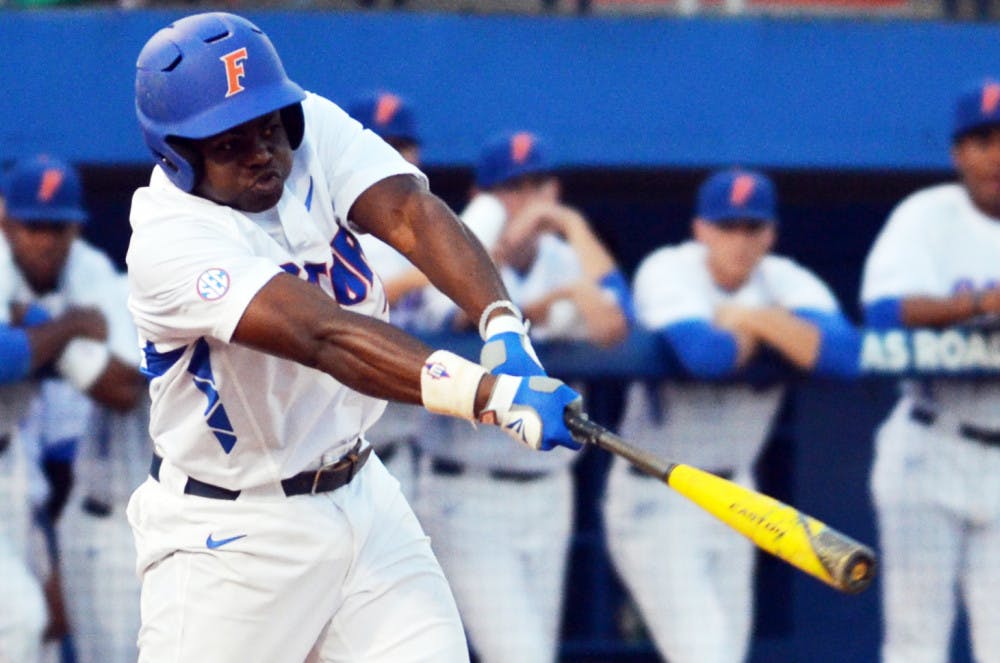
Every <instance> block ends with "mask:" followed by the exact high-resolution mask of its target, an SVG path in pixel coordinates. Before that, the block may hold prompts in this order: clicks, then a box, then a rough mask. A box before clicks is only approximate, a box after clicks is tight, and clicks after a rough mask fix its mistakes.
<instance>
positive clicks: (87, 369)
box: [56, 338, 111, 391]
mask: <svg viewBox="0 0 1000 663" xmlns="http://www.w3.org/2000/svg"><path fill="white" fill-rule="evenodd" d="M109 361H111V351H110V350H108V346H106V345H105V344H104V343H101V342H99V341H95V340H93V339H89V338H76V339H73V340H72V341H70V342H69V344H68V345H67V346H66V349H65V350H63V353H62V354H61V355H60V356H59V360H58V361H57V362H56V370H58V371H59V374H60V375H62V376H63V377H64V378H66V380H67V381H68V382H69V383H70V384H71V385H73V386H74V387H76V388H77V389H79V390H80V391H87V390H88V389H90V388H91V387H92V386H93V385H94V383H95V382H97V378H99V377H101V373H103V372H104V369H105V368H106V367H107V365H108V362H109Z"/></svg>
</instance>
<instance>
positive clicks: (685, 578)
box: [604, 458, 754, 663]
mask: <svg viewBox="0 0 1000 663" xmlns="http://www.w3.org/2000/svg"><path fill="white" fill-rule="evenodd" d="M734 480H735V481H736V482H737V483H739V484H741V485H744V486H750V487H752V484H753V482H752V480H751V479H750V477H749V476H748V475H743V476H737V477H735V479H734ZM604 523H605V529H606V532H607V538H608V550H609V552H610V553H611V559H612V562H613V563H614V565H615V568H616V569H617V570H618V574H619V575H620V576H621V578H622V580H623V582H624V584H625V586H626V588H627V589H628V591H629V593H630V594H631V596H632V598H633V599H634V600H635V602H636V604H637V606H638V608H639V611H640V613H641V614H642V617H643V620H644V621H645V623H646V627H647V628H648V629H649V632H650V635H651V636H652V638H653V641H654V643H655V644H656V647H657V649H658V650H659V651H660V653H661V654H662V655H663V656H664V657H665V658H666V659H667V660H669V661H670V663H740V662H741V661H743V660H745V658H746V655H747V650H748V648H749V641H750V629H751V618H752V613H753V594H752V591H753V570H754V547H753V544H752V543H750V541H748V540H747V539H745V538H744V537H742V536H740V535H739V534H737V533H736V532H734V531H732V530H731V529H729V528H728V527H727V526H725V525H723V524H722V523H721V522H719V521H718V520H716V519H715V518H713V517H712V516H711V515H709V514H707V513H705V512H704V511H702V510H701V509H700V508H698V507H697V506H695V505H694V504H692V503H691V502H689V501H688V500H687V499H686V498H684V497H682V496H681V495H679V494H677V493H675V492H673V491H672V490H670V489H669V488H667V487H666V486H665V485H663V483H661V482H660V481H657V480H656V479H652V478H647V477H642V476H636V475H634V474H632V473H630V472H629V471H628V469H627V463H626V462H625V461H623V460H621V459H617V458H616V459H615V461H614V463H613V465H612V468H611V471H610V474H609V476H608V484H607V490H606V494H605V503H604Z"/></svg>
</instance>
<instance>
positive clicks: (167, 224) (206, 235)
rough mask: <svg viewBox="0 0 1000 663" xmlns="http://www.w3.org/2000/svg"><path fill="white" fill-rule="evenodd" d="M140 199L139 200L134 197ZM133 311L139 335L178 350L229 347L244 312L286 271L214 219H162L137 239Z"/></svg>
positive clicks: (132, 258)
mask: <svg viewBox="0 0 1000 663" xmlns="http://www.w3.org/2000/svg"><path fill="white" fill-rule="evenodd" d="M137 195H138V194H137ZM128 268H129V292H130V298H129V308H130V310H131V312H132V316H133V318H134V320H135V323H136V326H137V328H138V329H139V331H140V332H141V333H142V335H143V336H144V337H145V338H146V339H147V340H150V341H153V342H154V343H164V344H167V345H170V346H178V345H182V344H186V343H189V342H191V341H194V340H197V339H198V338H201V337H203V336H209V337H213V338H217V339H219V340H221V341H224V342H229V340H230V339H231V338H232V335H233V332H234V331H235V330H236V325H237V324H238V323H239V321H240V318H241V317H242V316H243V313H244V311H245V310H246V308H247V306H248V305H249V304H250V302H251V300H253V298H254V296H255V295H256V294H257V293H258V292H259V291H260V289H261V288H262V287H264V285H265V284H266V283H267V282H268V281H270V280H271V279H272V278H274V276H275V275H277V274H278V273H280V272H281V269H280V267H278V266H277V265H275V264H274V263H273V262H271V261H269V260H267V259H265V258H260V257H257V256H254V255H253V253H252V251H251V249H250V247H249V246H248V245H247V244H246V243H245V242H244V241H243V240H242V239H241V238H240V237H239V236H238V234H237V232H236V230H235V228H233V227H227V226H226V225H225V224H223V223H221V222H220V221H219V220H217V219H192V218H181V219H163V220H161V221H158V222H156V223H150V224H145V225H144V226H142V227H141V228H140V229H138V230H137V231H135V232H133V235H132V244H131V246H130V249H129V255H128Z"/></svg>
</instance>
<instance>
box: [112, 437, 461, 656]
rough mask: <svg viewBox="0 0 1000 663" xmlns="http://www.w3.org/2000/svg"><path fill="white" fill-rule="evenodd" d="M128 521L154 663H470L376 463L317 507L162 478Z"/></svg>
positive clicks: (314, 502) (141, 491) (145, 642)
mask: <svg viewBox="0 0 1000 663" xmlns="http://www.w3.org/2000/svg"><path fill="white" fill-rule="evenodd" d="M161 478H163V473H162V471H161ZM128 516H129V521H130V522H131V524H132V528H133V531H134V533H135V538H136V548H137V551H138V559H139V561H138V569H139V571H140V573H141V574H142V580H143V585H142V628H141V630H140V632H139V649H140V655H139V661H140V662H141V663H161V662H163V663H166V662H170V663H189V662H191V661H212V662H213V663H277V662H280V663H286V662H287V663H298V662H300V661H308V662H309V663H318V662H321V663H334V662H337V663H339V662H344V663H346V662H349V661H350V662H362V661H365V662H367V661H380V662H384V663H407V662H421V663H450V662H452V661H468V648H467V645H466V641H465V636H464V633H463V632H462V625H461V622H460V620H459V617H458V611H457V609H456V607H455V602H454V599H453V598H452V595H451V592H450V590H449V588H448V584H447V582H446V581H445V579H444V574H443V573H442V572H441V567H440V566H439V565H438V563H437V561H436V560H435V559H434V556H433V554H432V553H431V549H430V544H429V540H428V538H427V536H426V535H424V533H423V531H422V530H421V528H420V525H419V523H418V522H417V520H416V517H415V516H414V515H413V512H412V511H411V510H410V507H409V505H408V504H407V503H406V501H405V500H404V499H403V496H402V494H401V493H400V491H399V484H398V483H397V482H396V480H395V479H393V478H392V477H391V476H390V475H389V474H388V472H386V470H385V468H384V467H383V466H382V463H381V462H380V461H379V460H378V458H377V457H376V456H375V455H372V456H371V457H370V458H369V460H368V463H367V464H366V465H365V466H364V468H362V470H361V471H360V473H359V474H358V476H357V477H355V478H354V480H353V481H352V482H351V483H350V484H348V485H347V486H344V487H342V488H340V489H338V490H336V491H333V492H329V493H320V494H317V495H300V496H295V497H253V496H245V495H241V496H240V498H239V499H237V500H234V501H228V500H219V499H209V498H203V497H195V496H189V495H182V494H178V493H177V492H176V491H174V490H171V489H170V488H168V487H167V486H164V485H163V484H161V483H159V482H157V481H155V480H153V479H149V480H148V481H146V483H144V484H143V485H142V486H140V487H139V488H138V489H137V490H136V492H135V494H134V495H133V497H132V500H131V502H130V503H129V508H128ZM209 537H211V540H212V541H213V542H218V541H225V540H226V539H232V540H231V541H230V542H228V543H226V544H224V545H222V546H218V547H215V548H213V549H209V548H208V539H209ZM233 537H240V538H235V539H234V538H233Z"/></svg>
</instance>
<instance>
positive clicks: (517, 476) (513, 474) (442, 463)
mask: <svg viewBox="0 0 1000 663" xmlns="http://www.w3.org/2000/svg"><path fill="white" fill-rule="evenodd" d="M468 471H469V468H467V467H466V466H465V465H464V464H462V463H458V462H456V461H453V460H446V459H444V458H433V459H431V472H433V473H434V474H443V475H444V476H450V477H457V476H459V475H462V474H465V473H466V472H468ZM484 473H485V474H487V475H488V476H489V477H490V478H491V479H498V480H499V481H517V482H521V483H525V482H527V481H536V480H538V479H542V478H545V477H547V476H549V473H548V472H542V471H539V470H497V469H493V470H485V471H484Z"/></svg>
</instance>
